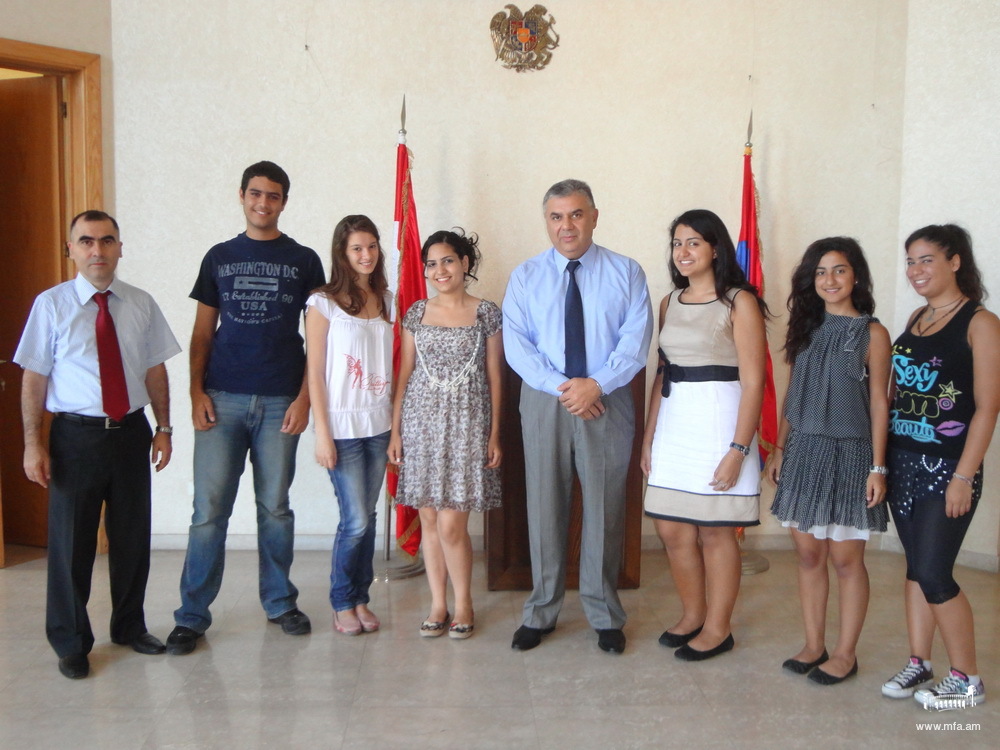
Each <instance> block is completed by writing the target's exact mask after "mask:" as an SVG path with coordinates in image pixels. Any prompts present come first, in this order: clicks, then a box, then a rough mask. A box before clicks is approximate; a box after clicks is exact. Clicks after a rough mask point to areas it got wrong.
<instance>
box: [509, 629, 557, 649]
mask: <svg viewBox="0 0 1000 750" xmlns="http://www.w3.org/2000/svg"><path fill="white" fill-rule="evenodd" d="M555 629H556V628H555V625H553V626H552V627H551V628H531V627H528V626H527V625H522V626H521V627H519V628H518V629H517V630H515V631H514V639H513V640H512V641H511V642H510V647H511V648H512V649H515V650H517V651H530V650H531V649H533V648H534V647H535V646H537V645H538V644H539V643H541V642H542V636H543V635H548V634H549V633H551V632H552V631H553V630H555Z"/></svg>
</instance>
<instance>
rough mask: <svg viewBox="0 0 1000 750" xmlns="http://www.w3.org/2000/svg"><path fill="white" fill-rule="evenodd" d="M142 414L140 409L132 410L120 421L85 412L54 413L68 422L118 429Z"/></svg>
mask: <svg viewBox="0 0 1000 750" xmlns="http://www.w3.org/2000/svg"><path fill="white" fill-rule="evenodd" d="M143 414H144V411H143V410H142V409H136V410H135V411H134V412H132V413H130V414H126V415H125V419H122V420H121V421H119V420H117V419H112V418H111V417H88V416H87V415H86V414H73V413H72V412H68V411H61V412H58V413H57V414H56V418H57V419H65V420H66V421H68V422H75V423H76V424H83V425H87V426H88V427H100V428H101V429H104V430H118V429H121V428H122V427H124V426H125V425H126V424H128V423H129V422H130V421H132V420H134V419H135V418H136V417H141V416H142V415H143Z"/></svg>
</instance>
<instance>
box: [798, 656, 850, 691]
mask: <svg viewBox="0 0 1000 750" xmlns="http://www.w3.org/2000/svg"><path fill="white" fill-rule="evenodd" d="M857 673H858V660H857V659H855V660H854V666H853V667H851V671H850V672H848V673H847V674H845V675H844V676H843V677H834V676H833V675H832V674H829V673H827V672H824V671H823V670H822V669H820V668H819V667H816V668H815V669H814V670H813V671H812V672H810V673H809V679H810V680H812V681H813V682H815V683H816V684H817V685H836V684H837V683H838V682H843V681H844V680H846V679H847V678H848V677H854V675H856V674H857Z"/></svg>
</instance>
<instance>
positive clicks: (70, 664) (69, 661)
mask: <svg viewBox="0 0 1000 750" xmlns="http://www.w3.org/2000/svg"><path fill="white" fill-rule="evenodd" d="M59 671H60V672H62V674H63V676H64V677H69V678H70V679H71V680H82V679H83V678H84V677H86V676H87V675H88V674H90V660H89V659H87V655H86V654H70V655H69V656H63V657H60V659H59Z"/></svg>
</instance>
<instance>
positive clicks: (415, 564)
mask: <svg viewBox="0 0 1000 750" xmlns="http://www.w3.org/2000/svg"><path fill="white" fill-rule="evenodd" d="M399 146H401V147H402V148H406V94H403V106H402V108H401V109H400V111H399V141H398V146H397V148H398V147H399ZM397 179H398V174H397ZM397 232H398V228H397ZM399 240H400V238H399V236H398V235H397V237H396V239H395V244H396V245H397V246H398V247H397V249H398V250H399V251H400V259H399V267H400V273H398V274H397V277H396V285H397V291H398V288H399V281H400V278H401V277H402V273H401V266H402V251H403V247H402V244H401V243H400V242H399ZM398 312H399V307H398V294H397V314H398ZM398 317H400V318H401V315H398ZM398 322H400V321H399V320H397V323H398ZM394 505H395V501H394V498H393V496H392V493H391V492H390V491H389V485H388V477H387V484H386V492H385V513H384V516H385V521H384V531H383V534H382V546H383V556H382V557H383V561H384V562H385V563H386V566H385V568H384V569H383V572H382V580H384V581H400V580H403V579H406V578H413V577H415V576H418V575H420V574H421V573H423V572H424V561H423V557H421V555H420V550H419V549H418V550H417V552H416V555H415V556H414V557H413V558H412V560H411V561H409V562H406V561H404V562H402V563H397V564H396V565H391V564H389V561H390V560H392V547H393V546H394V545H393V541H394V539H395V535H394V534H393V533H392V509H393V506H394Z"/></svg>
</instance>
